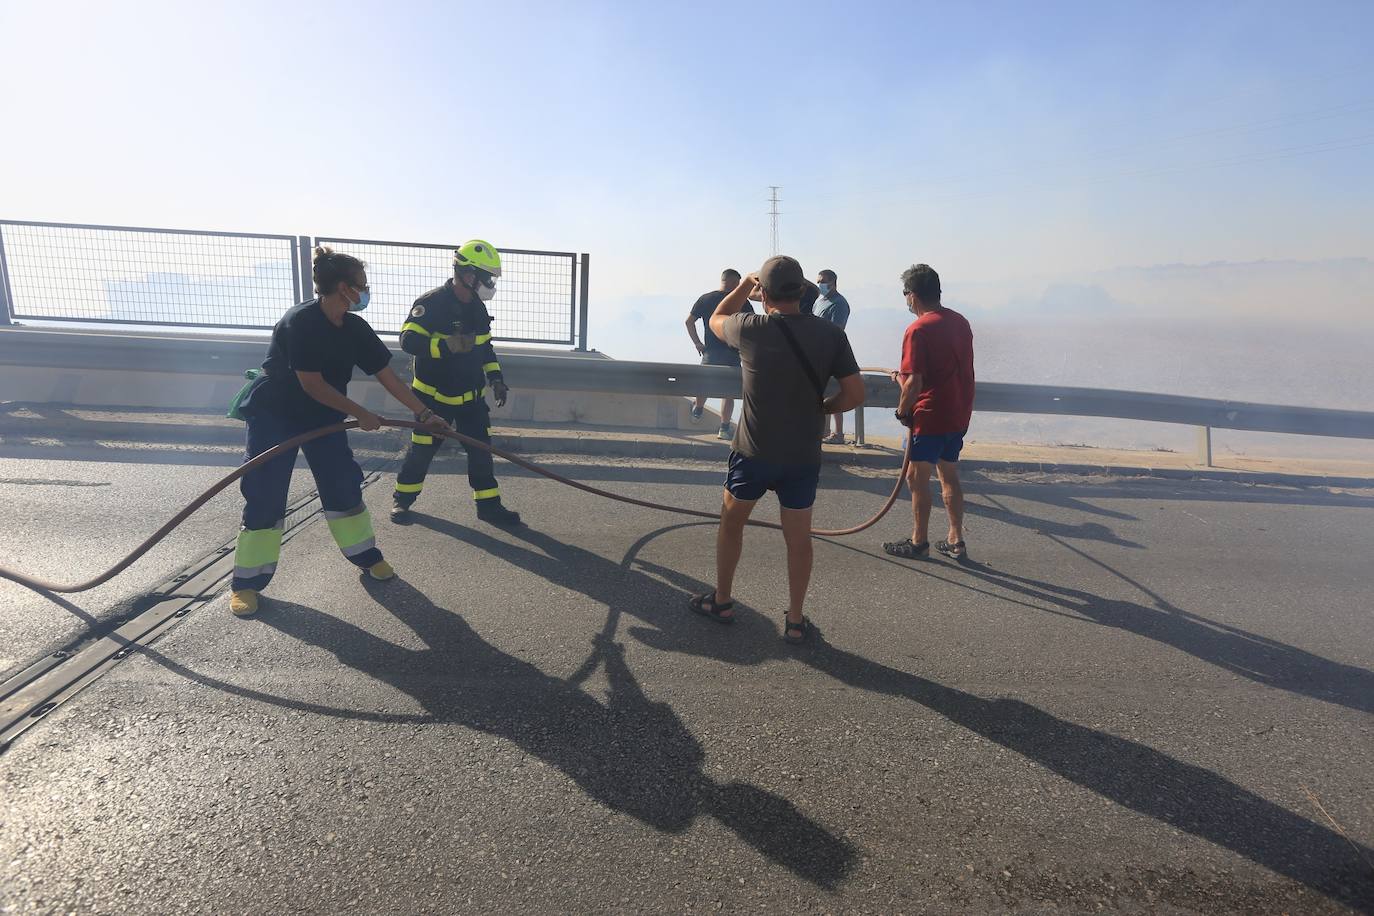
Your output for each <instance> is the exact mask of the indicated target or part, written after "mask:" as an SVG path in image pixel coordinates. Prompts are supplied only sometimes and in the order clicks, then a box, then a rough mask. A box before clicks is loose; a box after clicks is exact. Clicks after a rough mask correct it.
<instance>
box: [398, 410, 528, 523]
mask: <svg viewBox="0 0 1374 916" xmlns="http://www.w3.org/2000/svg"><path fill="white" fill-rule="evenodd" d="M415 396H416V397H418V398H419V399H420V402H421V403H422V404H424V405H425V406H426V407H428V408H429V409H430V410H432V411H434V412H435V413H437V414H438V415H439V416H441V417H443V418H444V419H445V420H447V421H448V422H449V423H450V424H452V425H453V428H454V429H456V430H458V432H460V433H462V434H463V435H465V436H468V437H470V438H473V439H476V440H477V441H479V442H483V443H487V444H490V443H491V409H490V408H488V407H487V402H486V401H484V400H482V399H480V398H479V399H478V400H476V401H473V402H471V403H468V404H462V405H458V406H454V405H452V404H441V403H439V402H438V401H436V400H434V399H433V398H431V397H429V396H428V395H425V394H422V393H420V392H416V393H415ZM443 444H444V439H443V438H442V437H440V436H431V435H428V434H426V433H422V432H420V431H419V430H415V431H413V432H411V434H410V451H408V452H406V460H405V461H404V462H403V463H402V464H401V472H400V473H399V474H397V475H396V492H395V493H394V494H393V496H392V498H393V499H394V500H395V502H396V504H397V505H401V506H409V505H411V504H412V503H414V502H415V500H416V499H417V498H419V496H420V491H421V490H423V489H424V487H425V475H427V474H428V473H429V463H430V462H431V461H433V460H434V456H435V455H437V454H439V449H440V448H441V447H443ZM463 448H464V449H465V450H466V451H467V453H468V484H469V485H470V486H471V487H472V498H473V499H475V500H484V499H500V498H501V490H500V489H499V488H498V487H497V485H496V472H495V469H494V467H493V464H492V457H491V452H488V451H485V450H483V449H480V448H473V447H472V446H469V445H466V444H464V446H463Z"/></svg>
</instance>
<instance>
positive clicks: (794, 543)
mask: <svg viewBox="0 0 1374 916" xmlns="http://www.w3.org/2000/svg"><path fill="white" fill-rule="evenodd" d="M782 537H783V540H784V541H786V542H787V622H788V623H797V624H799V623H801V620H802V605H803V604H804V603H805V602H806V588H807V586H808V585H810V584H811V561H812V550H811V510H810V509H783V510H782Z"/></svg>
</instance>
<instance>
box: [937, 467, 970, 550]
mask: <svg viewBox="0 0 1374 916" xmlns="http://www.w3.org/2000/svg"><path fill="white" fill-rule="evenodd" d="M938 471H939V474H940V494H941V495H942V496H943V497H944V499H945V511H946V512H947V513H949V542H950V543H951V544H958V543H959V542H961V541H963V539H964V485H963V484H962V483H960V481H959V466H958V465H957V464H955V463H954V462H952V461H941V462H940V464H939V466H938Z"/></svg>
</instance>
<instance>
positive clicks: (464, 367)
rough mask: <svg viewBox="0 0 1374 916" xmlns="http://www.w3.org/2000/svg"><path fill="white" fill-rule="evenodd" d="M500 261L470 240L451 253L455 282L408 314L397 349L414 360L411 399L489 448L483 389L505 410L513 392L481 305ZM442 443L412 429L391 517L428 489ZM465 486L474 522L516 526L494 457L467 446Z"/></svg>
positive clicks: (402, 517) (492, 289)
mask: <svg viewBox="0 0 1374 916" xmlns="http://www.w3.org/2000/svg"><path fill="white" fill-rule="evenodd" d="M500 276H501V255H500V253H499V252H498V251H497V250H496V249H495V248H493V247H492V245H491V243H490V242H484V241H482V240H481V239H473V240H472V241H470V242H468V243H467V244H465V245H463V246H462V247H461V248H459V249H458V250H457V251H455V252H454V253H453V276H452V277H451V278H449V280H448V282H447V283H445V284H444V285H443V286H441V287H439V288H438V289H433V290H430V291H429V292H427V293H425V294H424V295H423V296H421V297H420V298H419V299H416V300H415V306H414V308H412V309H411V310H410V315H409V316H407V318H406V321H405V324H404V325H402V326H401V349H403V350H405V351H406V352H407V353H409V354H411V355H412V356H414V357H415V381H414V382H413V383H412V386H411V387H413V388H414V389H415V395H416V397H418V398H419V399H420V401H421V403H423V404H424V405H425V406H426V407H427V408H429V409H430V410H432V411H434V412H435V413H436V414H438V415H439V416H440V417H443V418H444V419H445V420H447V421H448V422H449V423H451V424H452V425H453V427H454V429H456V430H458V432H460V433H462V434H464V435H465V436H470V437H471V438H473V439H476V440H478V441H480V442H484V443H490V442H491V412H490V409H489V408H488V407H487V402H486V398H485V394H486V386H487V385H490V386H491V393H492V397H494V398H495V399H496V404H497V406H499V407H504V406H505V404H506V398H507V397H509V395H510V389H508V388H507V387H506V383H505V380H504V379H503V378H502V376H501V365H500V363H498V362H497V361H496V351H495V350H494V349H492V345H491V315H489V314H488V313H487V306H486V303H487V301H488V300H490V299H491V297H492V296H494V295H496V279H497V278H498V277H500ZM442 444H443V439H442V438H435V437H434V436H430V435H428V434H426V433H423V432H420V431H418V430H417V431H416V432H414V433H413V434H412V435H411V437H410V451H409V452H407V453H406V458H405V462H404V463H403V464H402V465H401V471H400V473H399V474H397V475H396V492H395V493H394V494H393V495H392V508H391V517H392V519H394V520H396V521H400V522H404V521H406V518H407V515H408V514H409V512H410V507H411V506H412V505H414V503H415V500H416V499H417V498H418V497H419V495H420V491H421V490H423V489H424V486H425V474H426V473H427V472H428V471H429V463H430V462H431V461H433V460H434V456H435V454H437V453H438V451H439V448H440V446H441V445H442ZM466 449H467V453H468V483H469V484H471V486H472V496H473V499H474V500H475V501H476V504H477V517H478V518H479V519H481V520H483V521H486V522H491V523H493V524H496V525H518V524H520V515H519V513H517V512H512V511H511V510H510V509H507V508H506V507H505V506H503V505H502V504H501V490H500V488H499V487H498V486H497V484H496V474H495V473H494V470H493V467H492V457H491V453H490V452H487V451H484V450H483V449H479V448H473V447H471V446H467V447H466Z"/></svg>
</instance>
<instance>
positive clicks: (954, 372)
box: [901, 308, 973, 435]
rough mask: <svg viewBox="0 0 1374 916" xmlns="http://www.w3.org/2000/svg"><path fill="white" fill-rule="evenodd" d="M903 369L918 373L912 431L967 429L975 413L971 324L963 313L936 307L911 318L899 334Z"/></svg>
mask: <svg viewBox="0 0 1374 916" xmlns="http://www.w3.org/2000/svg"><path fill="white" fill-rule="evenodd" d="M901 371H902V374H903V375H916V374H918V373H919V374H920V376H921V394H920V397H918V398H917V399H916V410H915V423H913V424H912V427H911V429H912V432H913V433H919V434H922V435H943V434H945V433H962V432H967V431H968V424H969V420H970V419H971V418H972V417H973V329H972V328H970V327H969V324H968V321H967V319H965V318H964V316H963V315H960V314H959V313H958V312H956V311H953V310H952V309H947V308H937V309H936V310H935V311H933V312H926V313H925V314H924V315H922V316H921V317H920V318H917V319H916V320H915V321H913V322H912V323H911V327H909V328H907V329H906V335H905V336H904V337H903V338H902V369H901Z"/></svg>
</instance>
